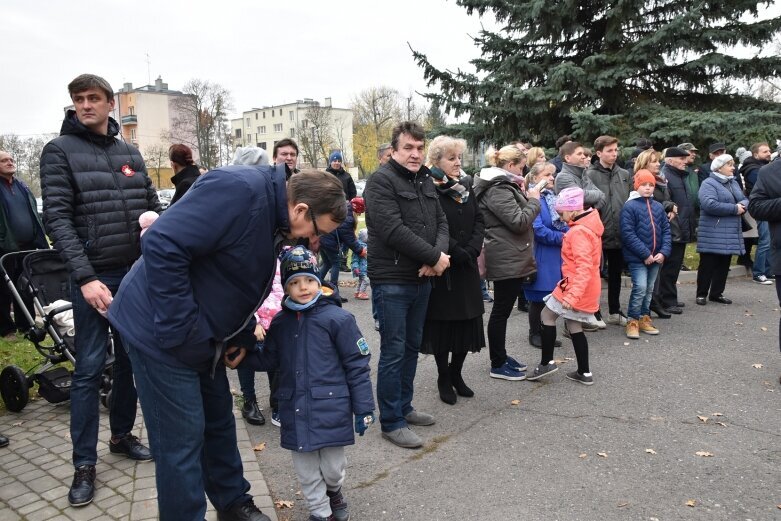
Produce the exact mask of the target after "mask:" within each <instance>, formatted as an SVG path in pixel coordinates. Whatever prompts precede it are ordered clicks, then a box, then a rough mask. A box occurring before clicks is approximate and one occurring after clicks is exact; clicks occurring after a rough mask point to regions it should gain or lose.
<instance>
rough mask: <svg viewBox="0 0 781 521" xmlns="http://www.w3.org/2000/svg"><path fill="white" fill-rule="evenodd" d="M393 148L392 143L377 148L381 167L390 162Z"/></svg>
mask: <svg viewBox="0 0 781 521" xmlns="http://www.w3.org/2000/svg"><path fill="white" fill-rule="evenodd" d="M392 152H393V148H392V147H391V144H390V143H383V144H382V145H380V146H378V147H377V160H378V161H379V162H380V166H382V165H384V164H385V163H387V162H388V161H390V158H391V153H392Z"/></svg>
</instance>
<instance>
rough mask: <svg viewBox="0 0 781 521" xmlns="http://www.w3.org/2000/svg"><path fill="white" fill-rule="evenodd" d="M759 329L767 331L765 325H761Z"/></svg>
mask: <svg viewBox="0 0 781 521" xmlns="http://www.w3.org/2000/svg"><path fill="white" fill-rule="evenodd" d="M759 329H761V330H762V331H767V328H766V327H765V326H762V327H760V328H759Z"/></svg>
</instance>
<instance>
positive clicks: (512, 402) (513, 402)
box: [510, 400, 521, 405]
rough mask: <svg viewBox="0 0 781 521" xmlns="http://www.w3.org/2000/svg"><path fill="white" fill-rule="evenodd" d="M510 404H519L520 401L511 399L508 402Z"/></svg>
mask: <svg viewBox="0 0 781 521" xmlns="http://www.w3.org/2000/svg"><path fill="white" fill-rule="evenodd" d="M510 405H521V401H520V400H513V401H511V402H510Z"/></svg>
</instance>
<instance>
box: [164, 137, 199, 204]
mask: <svg viewBox="0 0 781 521" xmlns="http://www.w3.org/2000/svg"><path fill="white" fill-rule="evenodd" d="M168 159H169V160H170V161H171V168H173V170H174V176H173V177H172V178H171V182H172V183H173V184H174V187H176V191H175V192H174V196H173V197H172V198H171V204H174V203H175V202H176V201H178V200H179V199H181V198H182V196H183V195H184V194H186V193H187V190H189V189H190V187H191V186H192V185H193V183H194V182H195V181H197V180H198V177H200V175H201V171H200V170H198V166H197V165H196V164H195V162H194V161H193V151H192V150H190V147H188V146H187V145H182V144H181V143H180V144H177V145H171V148H169V149H168Z"/></svg>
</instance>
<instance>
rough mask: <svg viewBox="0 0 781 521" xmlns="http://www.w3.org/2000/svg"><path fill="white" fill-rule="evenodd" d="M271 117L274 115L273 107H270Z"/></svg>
mask: <svg viewBox="0 0 781 521" xmlns="http://www.w3.org/2000/svg"><path fill="white" fill-rule="evenodd" d="M271 117H272V118H273V117H274V109H271Z"/></svg>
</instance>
